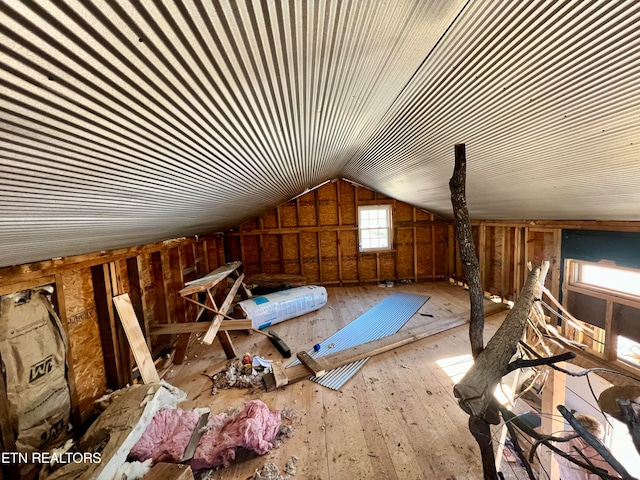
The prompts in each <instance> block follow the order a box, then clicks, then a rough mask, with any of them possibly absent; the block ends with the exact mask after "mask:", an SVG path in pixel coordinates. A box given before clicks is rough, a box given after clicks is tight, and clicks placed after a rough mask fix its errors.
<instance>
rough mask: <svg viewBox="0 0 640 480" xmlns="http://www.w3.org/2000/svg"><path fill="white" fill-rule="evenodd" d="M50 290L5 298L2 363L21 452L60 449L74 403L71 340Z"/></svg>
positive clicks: (0, 301)
mask: <svg viewBox="0 0 640 480" xmlns="http://www.w3.org/2000/svg"><path fill="white" fill-rule="evenodd" d="M48 293H49V292H47V291H45V289H34V290H25V291H22V292H18V293H16V294H13V295H5V296H2V297H0V359H1V360H2V366H3V367H4V373H5V380H6V391H7V398H8V400H9V415H10V420H11V424H12V426H13V429H14V434H15V435H16V436H17V438H16V447H17V449H18V451H21V452H26V453H31V452H34V451H42V450H47V449H49V448H52V447H55V446H57V445H59V444H60V443H61V442H63V441H64V440H65V439H66V438H67V428H68V425H69V416H70V412H71V399H70V395H69V387H68V384H67V379H66V361H65V352H66V350H65V344H66V337H65V333H64V330H63V329H62V325H61V324H60V320H59V319H58V317H57V315H56V314H55V312H54V310H53V307H52V306H51V303H50V302H49V299H48V297H47V294H48Z"/></svg>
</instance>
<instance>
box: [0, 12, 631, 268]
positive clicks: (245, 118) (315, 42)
mask: <svg viewBox="0 0 640 480" xmlns="http://www.w3.org/2000/svg"><path fill="white" fill-rule="evenodd" d="M639 12H640V3H638V2H635V1H631V0H627V1H613V0H601V1H586V0H585V1H578V0H570V1H503V2H499V1H493V2H489V1H486V2H481V1H471V2H469V4H468V5H467V4H466V2H465V1H462V0H459V1H456V0H452V1H444V0H415V1H409V0H389V1H381V0H353V1H320V0H318V1H312V0H309V1H295V0H291V1H289V2H280V1H262V2H258V1H250V0H247V1H243V2H232V1H227V2H219V1H216V2H214V1H200V0H192V1H189V0H184V1H175V2H174V1H168V0H155V1H122V2H116V1H80V0H77V1H66V2H63V1H58V0H56V1H46V0H38V1H29V2H27V1H21V0H5V1H1V0H0V69H1V70H0V172H1V175H2V182H1V184H0V209H1V213H0V265H13V264H20V263H25V262H29V261H35V260H40V259H47V258H52V257H57V256H64V255H71V254H78V253H84V252H92V251H98V250H104V249H111V248H117V247H121V246H129V245H136V244H143V243H149V242H153V241H158V240H162V239H167V238H174V237H179V236H184V235H192V234H198V233H206V232H211V231H215V230H221V229H225V228H228V227H231V226H235V225H237V224H239V223H241V222H242V221H243V220H245V219H247V218H251V217H253V216H255V215H257V214H259V213H261V212H262V211H264V210H265V209H267V208H270V207H273V206H275V205H277V204H280V203H282V202H284V201H286V200H287V199H289V198H291V197H293V196H295V195H297V194H299V193H300V192H302V191H304V190H305V189H306V188H310V187H313V186H315V185H317V184H319V183H321V182H323V181H325V180H327V179H331V178H335V177H338V176H344V177H347V178H350V179H352V180H354V181H356V182H358V183H361V184H364V185H367V186H369V187H371V188H373V189H375V190H378V191H382V192H384V193H386V194H388V195H391V196H393V197H395V198H398V199H400V200H404V201H407V202H409V203H412V204H414V205H417V206H420V207H423V208H426V209H428V210H432V211H434V212H435V213H440V214H443V215H449V212H450V210H451V207H450V203H449V192H448V179H449V177H450V175H451V169H452V164H453V145H454V143H458V142H464V143H466V144H467V156H468V158H469V177H468V200H469V205H470V210H471V214H472V216H473V217H474V218H486V219H489V218H511V219H517V218H531V219H569V218H576V219H619V220H624V219H633V220H637V219H640V215H639V214H638V212H640V193H638V191H637V190H638V189H637V188H636V183H637V181H636V179H638V178H640V161H638V160H640V158H639V150H638V144H640V138H638V135H639V133H640V122H639V121H638V120H639V118H638V116H637V112H638V104H639V101H640V93H639V92H640V90H639V89H638V81H639V80H640V76H639V74H640V54H639V53H638V52H639V47H640V31H639V27H638V26H639V25H640V22H638V20H639V18H640V13H639Z"/></svg>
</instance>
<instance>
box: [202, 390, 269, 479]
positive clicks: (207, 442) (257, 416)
mask: <svg viewBox="0 0 640 480" xmlns="http://www.w3.org/2000/svg"><path fill="white" fill-rule="evenodd" d="M280 423H281V417H280V412H278V411H274V412H271V411H270V410H269V407H267V405H266V404H265V403H264V402H261V401H260V400H251V401H250V402H247V403H245V404H244V410H243V411H241V412H239V413H238V414H236V415H234V416H232V417H223V416H220V415H215V416H213V417H211V418H209V422H208V423H207V428H208V431H207V432H205V433H204V434H203V435H202V438H201V439H200V442H199V443H198V447H197V448H196V451H195V454H194V455H193V459H192V460H191V462H190V465H191V467H192V468H193V470H194V471H195V470H201V469H203V468H217V467H220V466H224V467H227V466H229V462H230V461H231V460H233V459H234V458H235V455H236V449H237V448H238V447H244V448H247V449H249V450H253V451H254V452H256V453H257V454H258V455H264V454H265V453H267V452H268V451H269V450H271V448H273V440H274V439H275V437H276V434H277V433H278V429H279V428H280Z"/></svg>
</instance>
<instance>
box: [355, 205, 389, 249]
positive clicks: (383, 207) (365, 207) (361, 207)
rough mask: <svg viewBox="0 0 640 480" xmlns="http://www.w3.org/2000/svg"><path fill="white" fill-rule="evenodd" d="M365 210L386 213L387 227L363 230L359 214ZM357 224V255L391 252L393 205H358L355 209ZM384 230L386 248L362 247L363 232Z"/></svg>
mask: <svg viewBox="0 0 640 480" xmlns="http://www.w3.org/2000/svg"><path fill="white" fill-rule="evenodd" d="M365 210H369V211H370V210H386V212H387V225H386V226H384V227H371V228H365V227H363V226H362V223H363V222H362V218H361V212H362V211H365ZM357 222H358V252H359V253H375V252H389V251H393V248H394V238H393V205H392V204H391V203H381V204H366V205H358V209H357ZM380 229H383V230H386V231H387V246H386V247H368V248H365V247H363V246H362V243H363V238H362V237H363V236H362V233H363V231H366V230H380Z"/></svg>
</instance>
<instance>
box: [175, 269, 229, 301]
mask: <svg viewBox="0 0 640 480" xmlns="http://www.w3.org/2000/svg"><path fill="white" fill-rule="evenodd" d="M240 265H242V262H237V261H236V262H230V263H227V264H226V265H222V266H221V267H218V268H216V269H215V270H214V271H213V272H211V273H208V274H207V275H205V276H204V277H202V278H199V279H197V280H194V281H192V282H187V283H186V284H185V287H184V288H183V289H182V290H180V291H179V293H180V296H182V297H186V296H189V295H191V294H193V293H198V292H204V291H206V290H209V289H211V288H213V287H214V286H216V285H217V284H218V283H220V282H221V281H222V280H224V279H225V278H227V277H228V276H229V275H231V273H232V272H234V271H235V270H237V269H238V268H240Z"/></svg>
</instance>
